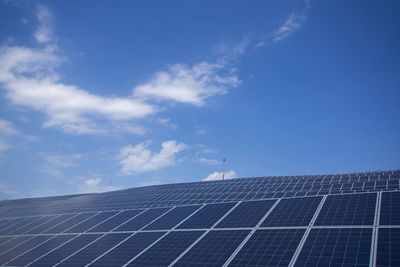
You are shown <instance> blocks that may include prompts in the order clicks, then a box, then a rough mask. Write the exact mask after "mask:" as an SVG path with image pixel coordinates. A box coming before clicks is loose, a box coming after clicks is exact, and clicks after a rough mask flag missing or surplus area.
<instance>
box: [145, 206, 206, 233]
mask: <svg viewBox="0 0 400 267" xmlns="http://www.w3.org/2000/svg"><path fill="white" fill-rule="evenodd" d="M200 207H201V206H198V205H196V206H183V207H176V208H174V209H172V210H170V211H169V212H168V213H166V214H165V215H163V216H161V217H160V218H159V219H157V220H156V221H154V222H153V223H151V224H149V225H148V226H146V228H144V230H167V229H171V228H172V227H174V226H175V225H177V224H178V223H180V222H181V221H182V220H184V219H185V218H186V217H188V216H189V215H190V214H192V213H193V212H195V211H196V210H197V209H198V208H200Z"/></svg>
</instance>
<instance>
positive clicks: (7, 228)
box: [0, 218, 38, 235]
mask: <svg viewBox="0 0 400 267" xmlns="http://www.w3.org/2000/svg"><path fill="white" fill-rule="evenodd" d="M37 219H38V218H20V219H17V220H15V221H14V222H13V223H12V224H9V225H6V226H5V227H4V228H2V229H0V235H8V234H10V233H12V232H13V231H15V230H17V229H18V228H20V227H22V226H24V225H26V224H29V223H31V222H32V221H33V220H37Z"/></svg>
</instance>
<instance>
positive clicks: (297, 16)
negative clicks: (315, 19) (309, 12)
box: [272, 13, 307, 43]
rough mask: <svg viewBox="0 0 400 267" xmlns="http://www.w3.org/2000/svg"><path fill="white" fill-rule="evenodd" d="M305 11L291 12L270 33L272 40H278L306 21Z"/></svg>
mask: <svg viewBox="0 0 400 267" xmlns="http://www.w3.org/2000/svg"><path fill="white" fill-rule="evenodd" d="M306 18H307V17H306V15H305V13H292V14H290V16H289V17H288V18H287V19H286V20H285V21H284V23H283V24H282V25H281V26H280V27H279V28H278V29H277V30H276V31H274V32H273V33H272V36H273V37H272V41H273V42H275V43H276V42H279V41H281V40H283V39H284V38H286V37H288V36H289V35H291V34H292V33H294V32H295V31H296V30H298V29H300V27H301V26H303V24H304V22H305V21H306Z"/></svg>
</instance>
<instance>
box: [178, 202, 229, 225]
mask: <svg viewBox="0 0 400 267" xmlns="http://www.w3.org/2000/svg"><path fill="white" fill-rule="evenodd" d="M234 205H235V203H221V204H208V205H206V206H204V207H203V208H202V209H200V210H199V211H198V212H196V213H195V214H194V215H193V216H191V217H190V218H189V219H187V220H186V221H184V222H183V223H182V224H181V225H179V226H178V227H177V228H178V229H203V228H210V227H211V226H213V225H214V224H215V223H216V222H217V221H218V220H219V219H221V218H222V216H224V215H225V214H226V213H227V212H228V211H229V210H230V209H231V208H232V207H233V206H234Z"/></svg>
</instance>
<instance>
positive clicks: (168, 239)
mask: <svg viewBox="0 0 400 267" xmlns="http://www.w3.org/2000/svg"><path fill="white" fill-rule="evenodd" d="M203 233H204V232H203V231H187V232H186V231H182V232H170V233H169V234H167V235H166V236H165V237H164V238H162V239H161V240H160V241H158V242H157V243H156V244H154V245H153V246H152V247H151V248H149V249H148V250H146V251H145V252H144V253H143V254H141V255H140V256H139V257H137V258H136V259H135V260H134V261H132V262H131V263H130V264H129V265H128V266H168V265H169V264H170V263H172V262H173V261H174V260H175V259H176V258H177V257H178V256H179V255H180V254H181V253H182V252H183V251H184V250H185V249H186V248H187V247H189V246H190V245H191V244H192V243H193V242H194V241H195V240H196V239H198V238H199V237H200V236H201V235H202V234H203Z"/></svg>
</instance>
